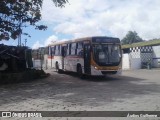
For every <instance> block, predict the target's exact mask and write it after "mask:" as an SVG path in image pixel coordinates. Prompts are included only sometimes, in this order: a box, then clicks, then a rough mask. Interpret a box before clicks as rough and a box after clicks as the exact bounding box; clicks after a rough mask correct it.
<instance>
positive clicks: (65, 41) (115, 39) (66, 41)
mask: <svg viewBox="0 0 160 120" xmlns="http://www.w3.org/2000/svg"><path fill="white" fill-rule="evenodd" d="M98 38H103V39H106V38H107V39H108V40H109V39H110V41H113V40H114V42H117V43H120V40H119V38H115V37H106V36H93V37H84V38H77V39H73V40H63V41H55V42H54V43H52V44H49V45H48V46H53V45H57V44H67V43H71V42H79V41H84V40H92V39H98Z"/></svg>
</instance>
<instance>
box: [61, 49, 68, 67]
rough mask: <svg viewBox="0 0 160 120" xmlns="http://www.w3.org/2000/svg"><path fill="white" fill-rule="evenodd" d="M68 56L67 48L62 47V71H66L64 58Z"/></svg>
mask: <svg viewBox="0 0 160 120" xmlns="http://www.w3.org/2000/svg"><path fill="white" fill-rule="evenodd" d="M66 54H67V46H62V69H63V70H64V58H65V56H66Z"/></svg>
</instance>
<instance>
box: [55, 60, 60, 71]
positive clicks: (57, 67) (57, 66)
mask: <svg viewBox="0 0 160 120" xmlns="http://www.w3.org/2000/svg"><path fill="white" fill-rule="evenodd" d="M55 68H56V71H59V65H58V61H56V63H55Z"/></svg>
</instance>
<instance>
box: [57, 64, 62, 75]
mask: <svg viewBox="0 0 160 120" xmlns="http://www.w3.org/2000/svg"><path fill="white" fill-rule="evenodd" d="M56 71H57V72H58V73H62V72H63V71H62V70H61V69H59V65H58V62H56Z"/></svg>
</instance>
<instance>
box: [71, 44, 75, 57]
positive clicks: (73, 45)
mask: <svg viewBox="0 0 160 120" xmlns="http://www.w3.org/2000/svg"><path fill="white" fill-rule="evenodd" d="M75 54H76V43H72V44H71V55H75Z"/></svg>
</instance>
